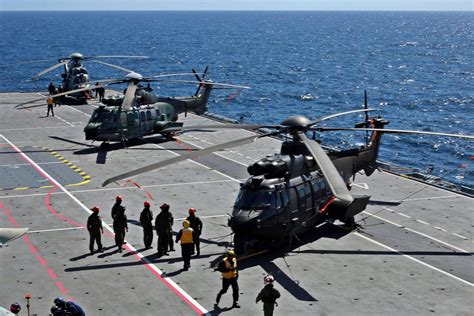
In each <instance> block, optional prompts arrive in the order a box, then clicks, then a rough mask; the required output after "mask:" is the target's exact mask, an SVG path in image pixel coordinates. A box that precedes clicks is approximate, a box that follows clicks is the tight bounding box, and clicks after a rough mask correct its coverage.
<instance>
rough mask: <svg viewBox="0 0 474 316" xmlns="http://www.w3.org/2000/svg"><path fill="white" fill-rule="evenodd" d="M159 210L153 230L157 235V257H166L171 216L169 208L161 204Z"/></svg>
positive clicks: (171, 222) (171, 221)
mask: <svg viewBox="0 0 474 316" xmlns="http://www.w3.org/2000/svg"><path fill="white" fill-rule="evenodd" d="M160 209H161V212H160V213H159V214H158V215H157V216H156V219H155V230H156V234H157V235H158V257H161V256H164V255H168V245H169V238H170V236H171V235H172V225H173V215H172V214H171V212H170V211H169V209H170V206H169V205H168V204H166V203H163V204H162V205H161V206H160ZM171 242H173V240H171Z"/></svg>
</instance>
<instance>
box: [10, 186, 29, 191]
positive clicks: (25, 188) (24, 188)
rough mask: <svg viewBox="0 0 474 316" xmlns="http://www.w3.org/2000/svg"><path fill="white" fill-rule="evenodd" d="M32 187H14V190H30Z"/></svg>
mask: <svg viewBox="0 0 474 316" xmlns="http://www.w3.org/2000/svg"><path fill="white" fill-rule="evenodd" d="M29 188H30V187H21V188H14V189H13V190H15V191H20V190H28V189H29Z"/></svg>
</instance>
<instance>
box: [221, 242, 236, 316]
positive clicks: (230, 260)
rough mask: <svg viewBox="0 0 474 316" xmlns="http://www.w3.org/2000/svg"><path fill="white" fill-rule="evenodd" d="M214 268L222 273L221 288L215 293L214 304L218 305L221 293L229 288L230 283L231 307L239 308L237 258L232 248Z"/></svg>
mask: <svg viewBox="0 0 474 316" xmlns="http://www.w3.org/2000/svg"><path fill="white" fill-rule="evenodd" d="M216 270H217V271H220V272H221V273H222V289H221V290H220V292H219V293H218V294H217V297H216V305H219V301H220V300H221V296H222V294H225V293H226V292H227V290H228V289H229V286H231V285H232V298H233V299H234V303H233V304H232V307H236V308H240V305H239V302H238V301H239V285H238V283H237V279H238V278H239V274H238V272H237V258H236V256H235V252H234V250H228V251H227V256H226V257H225V258H224V259H223V260H222V261H220V262H219V264H218V266H217V268H216Z"/></svg>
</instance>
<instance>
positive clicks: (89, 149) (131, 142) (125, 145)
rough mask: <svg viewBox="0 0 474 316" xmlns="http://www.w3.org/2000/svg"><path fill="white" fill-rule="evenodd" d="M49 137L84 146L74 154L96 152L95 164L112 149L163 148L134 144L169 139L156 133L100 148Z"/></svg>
mask: <svg viewBox="0 0 474 316" xmlns="http://www.w3.org/2000/svg"><path fill="white" fill-rule="evenodd" d="M49 137H50V138H53V139H56V140H60V141H63V142H68V143H71V144H75V145H80V146H84V147H86V148H83V149H79V150H76V151H74V152H73V154H74V155H92V154H97V159H96V163H97V164H105V163H106V162H107V153H108V152H113V151H116V150H120V149H125V148H129V149H133V150H165V149H162V148H153V149H151V148H137V147H136V146H141V145H145V144H148V143H152V144H161V143H166V142H168V141H169V140H167V139H166V138H165V137H163V136H161V135H157V136H152V137H147V138H146V139H141V138H136V139H130V140H127V141H124V142H117V143H111V144H108V145H107V147H106V148H101V147H100V146H96V145H92V144H87V143H83V142H78V141H74V140H70V139H67V138H63V137H59V136H49ZM179 150H180V149H176V150H175V151H179ZM182 150H183V151H184V150H186V149H182Z"/></svg>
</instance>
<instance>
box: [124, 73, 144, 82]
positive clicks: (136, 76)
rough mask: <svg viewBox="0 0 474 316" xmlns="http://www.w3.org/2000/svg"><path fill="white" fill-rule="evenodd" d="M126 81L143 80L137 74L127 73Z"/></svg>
mask: <svg viewBox="0 0 474 316" xmlns="http://www.w3.org/2000/svg"><path fill="white" fill-rule="evenodd" d="M125 78H126V79H129V80H137V81H140V80H142V79H143V76H142V75H140V74H139V73H137V72H130V73H128V74H127V75H126V76H125Z"/></svg>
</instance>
